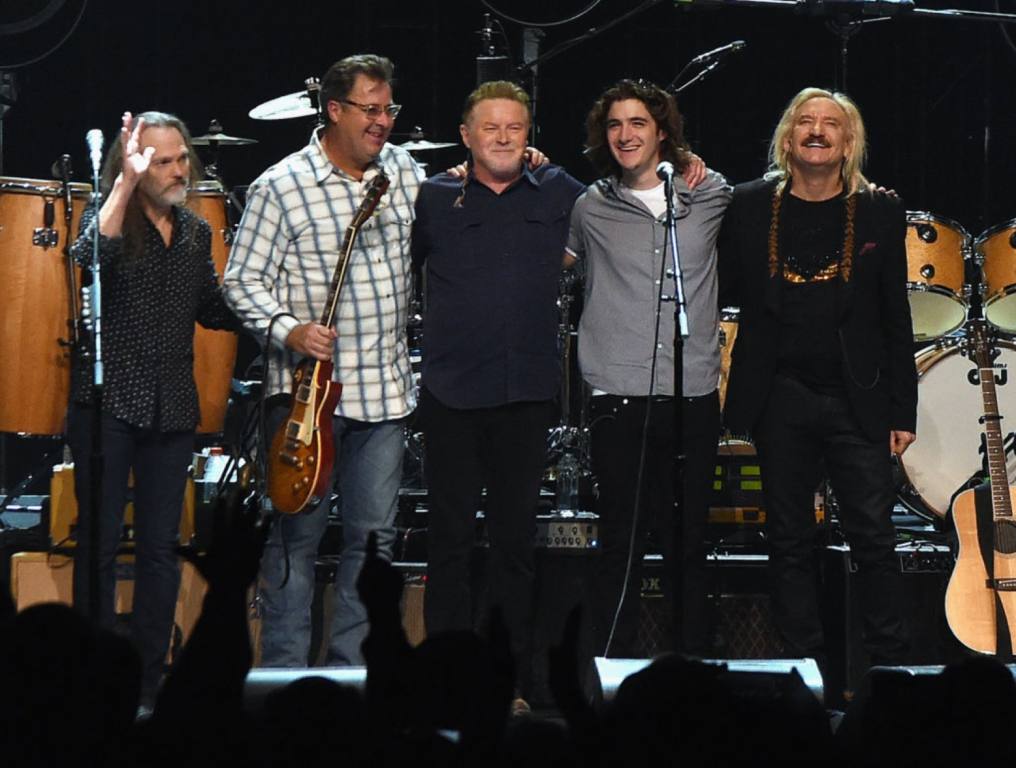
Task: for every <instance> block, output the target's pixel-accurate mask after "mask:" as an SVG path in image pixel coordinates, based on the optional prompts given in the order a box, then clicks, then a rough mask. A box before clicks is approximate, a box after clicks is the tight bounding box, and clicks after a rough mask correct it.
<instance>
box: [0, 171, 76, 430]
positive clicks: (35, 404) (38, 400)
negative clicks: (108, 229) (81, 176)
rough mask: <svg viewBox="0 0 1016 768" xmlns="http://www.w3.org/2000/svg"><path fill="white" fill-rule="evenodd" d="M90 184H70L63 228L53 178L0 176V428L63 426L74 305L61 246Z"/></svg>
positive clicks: (60, 190)
mask: <svg viewBox="0 0 1016 768" xmlns="http://www.w3.org/2000/svg"><path fill="white" fill-rule="evenodd" d="M91 189H92V188H91V187H90V186H89V185H87V184H71V202H72V209H73V216H72V218H71V226H70V231H69V232H68V231H67V225H66V223H65V219H64V210H65V209H64V197H63V188H62V186H61V184H60V182H58V181H45V180H38V179H16V178H9V177H0V285H2V286H3V290H4V296H3V303H2V308H0V318H2V321H0V361H2V363H0V432H23V433H31V434H36V435H58V434H60V433H61V432H63V425H64V415H65V414H66V412H67V398H68V395H69V393H70V382H71V378H70V377H71V354H70V348H69V347H67V346H65V345H63V344H61V340H69V339H70V337H71V327H70V319H71V317H72V312H73V309H72V307H73V305H72V303H71V302H72V296H71V291H70V286H69V285H68V270H67V257H66V256H64V246H65V245H66V243H67V241H68V238H72V239H73V238H74V237H75V236H76V235H77V232H78V220H79V219H80V218H81V212H82V211H83V210H84V207H85V205H86V204H87V202H88V198H89V195H90V193H91ZM74 273H75V284H76V285H77V286H80V285H81V281H80V276H81V271H80V269H78V268H77V267H74ZM77 300H78V297H76V296H75V297H73V301H75V302H77Z"/></svg>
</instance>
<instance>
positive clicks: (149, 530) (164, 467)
mask: <svg viewBox="0 0 1016 768" xmlns="http://www.w3.org/2000/svg"><path fill="white" fill-rule="evenodd" d="M93 418H94V411H93V410H92V409H90V408H83V407H80V406H77V405H71V407H70V409H69V411H68V414H67V442H68V444H69V445H70V449H71V454H72V456H73V457H74V495H75V497H76V498H77V502H78V524H77V548H76V549H75V552H74V606H75V608H77V609H78V610H80V611H82V612H87V611H88V608H89V573H88V560H89V553H90V551H91V548H92V540H91V535H90V525H91V515H92V502H91V499H92V496H91V494H92V476H91V468H90V464H91V456H92V431H93ZM102 441H103V454H104V457H105V467H104V471H103V475H102V509H101V510H100V518H99V526H100V528H99V537H100V538H99V624H100V625H101V626H102V627H105V628H110V627H112V626H113V623H114V620H115V615H114V600H115V597H116V552H117V548H118V546H119V544H120V538H121V530H122V528H123V515H124V506H125V504H126V502H127V480H128V476H129V474H130V471H131V469H133V470H134V545H135V549H134V554H135V559H134V604H133V608H132V609H131V635H132V637H133V640H134V643H135V645H136V647H137V649H138V652H139V653H140V654H141V663H142V678H141V696H142V701H143V702H144V703H148V704H150V703H151V701H152V700H153V699H154V696H155V692H156V689H157V688H158V684H159V679H160V677H161V675H162V669H163V664H164V662H165V659H166V651H167V650H168V648H169V640H170V632H171V630H172V628H173V613H174V611H175V609H176V598H177V592H178V590H179V588H180V563H179V561H178V560H177V555H176V545H177V543H178V539H179V532H180V512H181V510H182V507H183V495H184V490H185V488H186V483H187V467H188V466H189V465H190V462H191V453H192V451H193V449H194V433H193V431H186V432H157V431H154V430H149V429H140V428H138V427H133V426H131V425H129V424H127V423H126V422H123V421H120V420H119V419H116V418H113V417H112V416H110V415H108V414H105V413H104V414H103V415H102Z"/></svg>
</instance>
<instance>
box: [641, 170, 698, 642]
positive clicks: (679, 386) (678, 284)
mask: <svg viewBox="0 0 1016 768" xmlns="http://www.w3.org/2000/svg"><path fill="white" fill-rule="evenodd" d="M663 192H664V196H665V197H666V198H667V219H666V225H665V226H666V238H665V242H666V244H667V245H666V247H665V249H664V254H663V264H664V265H665V264H666V262H667V257H668V255H669V257H670V269H664V273H665V274H666V276H667V277H670V278H671V279H672V280H673V294H672V295H670V296H667V295H666V294H664V295H662V296H661V298H662V300H663V301H673V302H674V420H673V429H674V455H673V462H672V466H673V474H672V478H673V489H674V508H673V511H672V514H673V515H674V517H675V520H674V525H673V532H672V534H671V542H670V544H671V551H672V552H673V554H672V555H671V558H672V560H673V563H672V565H670V566H668V567H671V568H673V573H675V574H677V578H676V579H675V582H676V583H675V585H674V588H673V595H672V596H671V605H672V606H673V607H674V618H675V622H677V623H680V622H681V615H680V606H681V590H680V588H679V585H680V584H681V582H682V581H683V576H682V575H681V574H682V573H683V565H681V563H682V556H681V549H680V544H681V539H682V534H681V529H682V526H681V525H680V519H681V516H682V515H684V514H685V509H684V485H685V483H684V461H685V455H684V443H685V440H684V412H683V411H684V340H685V339H686V338H688V335H689V331H688V312H687V307H686V305H685V299H684V275H683V273H682V272H681V250H680V247H679V245H678V240H677V212H676V211H675V210H674V176H673V172H671V173H667V174H664V179H663ZM660 290H661V291H662V290H663V281H661V282H660ZM651 395H652V393H650V396H651Z"/></svg>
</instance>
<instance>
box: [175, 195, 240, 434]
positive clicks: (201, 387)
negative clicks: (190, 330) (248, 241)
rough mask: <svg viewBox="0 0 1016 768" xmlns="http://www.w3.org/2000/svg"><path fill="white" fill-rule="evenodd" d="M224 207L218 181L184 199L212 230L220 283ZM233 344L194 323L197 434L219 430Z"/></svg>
mask: <svg viewBox="0 0 1016 768" xmlns="http://www.w3.org/2000/svg"><path fill="white" fill-rule="evenodd" d="M226 204H227V203H226V193H225V191H224V190H223V189H222V185H221V184H219V182H217V181H199V182H198V183H197V184H196V185H195V186H194V187H193V188H192V189H191V191H190V195H189V196H188V198H187V207H188V208H190V209H191V210H192V211H194V212H195V213H196V214H197V215H198V216H200V217H201V218H203V219H204V220H205V221H207V222H208V225H209V226H210V227H211V228H212V261H213V262H214V263H215V272H216V275H217V276H218V278H219V282H220V283H221V282H222V273H223V272H224V271H225V269H226V261H227V260H228V258H229V245H230V243H231V242H232V230H231V229H230V227H229V222H228V221H227V219H226ZM236 341H237V339H236V334H235V333H232V332H230V331H213V330H209V329H208V328H203V327H202V326H200V325H198V324H197V323H195V325H194V381H195V382H197V386H198V401H199V403H200V406H201V423H200V424H198V433H200V434H213V433H216V432H221V431H222V427H223V424H224V423H225V420H226V405H227V404H228V402H229V385H230V381H231V380H232V377H233V365H234V364H235V362H236Z"/></svg>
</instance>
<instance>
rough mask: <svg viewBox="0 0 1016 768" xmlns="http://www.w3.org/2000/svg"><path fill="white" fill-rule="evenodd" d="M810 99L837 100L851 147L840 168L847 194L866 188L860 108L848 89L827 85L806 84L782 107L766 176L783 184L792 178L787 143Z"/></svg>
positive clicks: (863, 134) (865, 155)
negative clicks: (839, 89)
mask: <svg viewBox="0 0 1016 768" xmlns="http://www.w3.org/2000/svg"><path fill="white" fill-rule="evenodd" d="M810 99H829V100H830V101H833V102H835V103H836V104H837V105H838V106H839V107H840V109H842V110H843V113H844V114H845V115H846V118H847V124H846V133H847V140H848V141H849V142H850V148H849V150H848V151H847V155H846V157H844V158H843V165H842V166H841V168H840V177H841V178H842V179H843V187H844V189H845V190H846V191H847V193H848V194H855V193H857V192H861V191H863V190H864V189H865V188H866V187H867V186H868V180H867V179H866V178H865V177H864V174H863V173H861V168H862V167H864V163H865V161H866V160H867V159H868V139H867V134H866V133H865V130H864V121H863V120H862V119H861V112H860V110H859V109H858V108H857V105H856V104H855V103H854V102H853V101H852V100H851V99H850V97H849V96H847V95H846V94H845V93H840V92H838V91H828V90H826V89H825V88H814V87H811V88H805V89H803V90H801V91H799V92H798V93H797V95H796V96H794V98H792V99H791V100H790V103H789V104H787V108H786V109H784V110H783V115H782V116H781V117H780V122H779V123H777V125H776V130H775V131H774V132H773V138H772V141H771V142H770V143H769V170H768V171H767V172H766V174H765V177H766V178H767V179H779V180H780V187H781V188H782V187H783V186H784V185H785V184H786V183H787V180H788V179H789V178H790V175H791V174H790V158H789V152H788V151H787V148H786V147H785V146H784V145H785V144H786V143H787V140H788V139H789V138H790V134H791V132H792V131H793V130H794V120H795V118H796V117H797V112H798V110H800V108H801V107H802V106H803V105H804V103H805V102H806V101H809V100H810Z"/></svg>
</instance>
